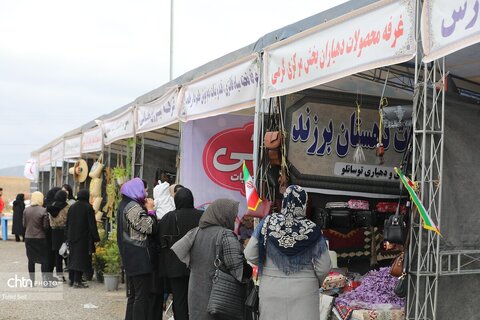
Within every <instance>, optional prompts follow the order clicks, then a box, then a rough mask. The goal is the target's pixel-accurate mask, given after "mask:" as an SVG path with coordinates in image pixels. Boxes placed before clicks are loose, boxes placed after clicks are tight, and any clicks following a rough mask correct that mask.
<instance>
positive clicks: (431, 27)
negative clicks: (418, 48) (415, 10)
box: [422, 0, 480, 62]
mask: <svg viewBox="0 0 480 320" xmlns="http://www.w3.org/2000/svg"><path fill="white" fill-rule="evenodd" d="M479 11H480V0H469V1H465V0H461V1H460V0H425V1H424V3H423V11H422V44H423V51H424V52H425V57H424V58H423V61H424V62H430V61H432V60H435V59H438V58H441V57H444V56H446V55H448V54H450V53H452V52H455V51H458V50H460V49H462V48H465V47H467V46H470V45H472V44H475V43H477V42H480V19H478V18H479V16H478V15H479Z"/></svg>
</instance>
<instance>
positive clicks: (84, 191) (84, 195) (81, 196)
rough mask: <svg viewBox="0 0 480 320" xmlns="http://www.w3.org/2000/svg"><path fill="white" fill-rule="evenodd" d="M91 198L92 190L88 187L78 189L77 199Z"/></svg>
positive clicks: (85, 199)
mask: <svg viewBox="0 0 480 320" xmlns="http://www.w3.org/2000/svg"><path fill="white" fill-rule="evenodd" d="M89 199H90V191H88V189H82V190H80V191H78V193H77V200H78V201H86V202H88V200H89Z"/></svg>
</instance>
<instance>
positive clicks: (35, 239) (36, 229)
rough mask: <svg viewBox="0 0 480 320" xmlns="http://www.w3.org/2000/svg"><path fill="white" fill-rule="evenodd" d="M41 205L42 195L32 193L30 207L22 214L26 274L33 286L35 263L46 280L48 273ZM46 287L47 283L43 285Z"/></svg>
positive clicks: (45, 224)
mask: <svg viewBox="0 0 480 320" xmlns="http://www.w3.org/2000/svg"><path fill="white" fill-rule="evenodd" d="M42 205H43V194H42V193H41V192H38V191H36V192H34V193H32V198H31V199H30V207H28V208H26V209H25V212H24V214H23V226H24V227H25V248H26V250H27V258H28V272H29V273H30V280H32V285H34V284H35V263H40V264H41V265H42V269H41V270H42V276H43V278H44V280H49V279H47V278H48V276H47V274H48V273H49V271H50V270H49V269H50V266H49V261H48V252H49V251H50V249H49V247H48V246H47V240H46V230H48V228H49V223H48V214H47V210H45V208H44V207H42ZM44 284H45V285H46V286H47V287H48V286H49V285H48V284H50V283H49V282H46V283H44Z"/></svg>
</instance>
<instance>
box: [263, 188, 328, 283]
mask: <svg viewBox="0 0 480 320" xmlns="http://www.w3.org/2000/svg"><path fill="white" fill-rule="evenodd" d="M306 207H307V193H306V192H305V190H303V189H302V188H301V187H300V186H297V185H291V186H289V187H288V188H287V190H286V191H285V194H284V195H283V202H282V211H281V212H280V213H272V214H271V215H269V216H267V217H266V218H265V219H264V220H263V221H261V222H260V224H259V226H258V227H257V229H256V230H255V233H254V236H255V238H257V239H258V241H259V256H260V263H259V266H260V270H262V269H263V264H264V262H265V258H266V256H268V257H269V258H270V259H271V260H272V261H273V263H274V264H275V265H276V266H277V267H278V268H279V269H281V270H283V272H285V274H289V273H293V272H297V271H300V270H302V269H303V268H305V267H306V266H307V265H308V264H311V263H312V259H313V258H314V257H318V256H320V255H321V253H322V252H323V251H324V250H325V248H326V245H325V240H324V239H323V237H322V234H321V231H320V228H319V227H318V226H317V225H316V224H315V223H314V222H312V221H311V220H309V219H307V218H306V216H305V215H306V212H305V210H306Z"/></svg>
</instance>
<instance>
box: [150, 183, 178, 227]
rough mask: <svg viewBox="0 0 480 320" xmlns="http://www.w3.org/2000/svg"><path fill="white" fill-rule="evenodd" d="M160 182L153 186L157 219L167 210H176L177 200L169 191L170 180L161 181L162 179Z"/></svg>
mask: <svg viewBox="0 0 480 320" xmlns="http://www.w3.org/2000/svg"><path fill="white" fill-rule="evenodd" d="M158 183H159V184H158V185H157V186H155V188H153V199H154V201H153V203H154V205H155V211H156V214H157V219H158V220H160V219H162V217H163V216H164V215H165V214H166V213H167V212H170V211H172V210H175V202H174V201H173V197H172V196H171V195H170V192H169V191H168V188H169V187H170V184H169V183H168V182H164V183H161V182H160V181H158Z"/></svg>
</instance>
